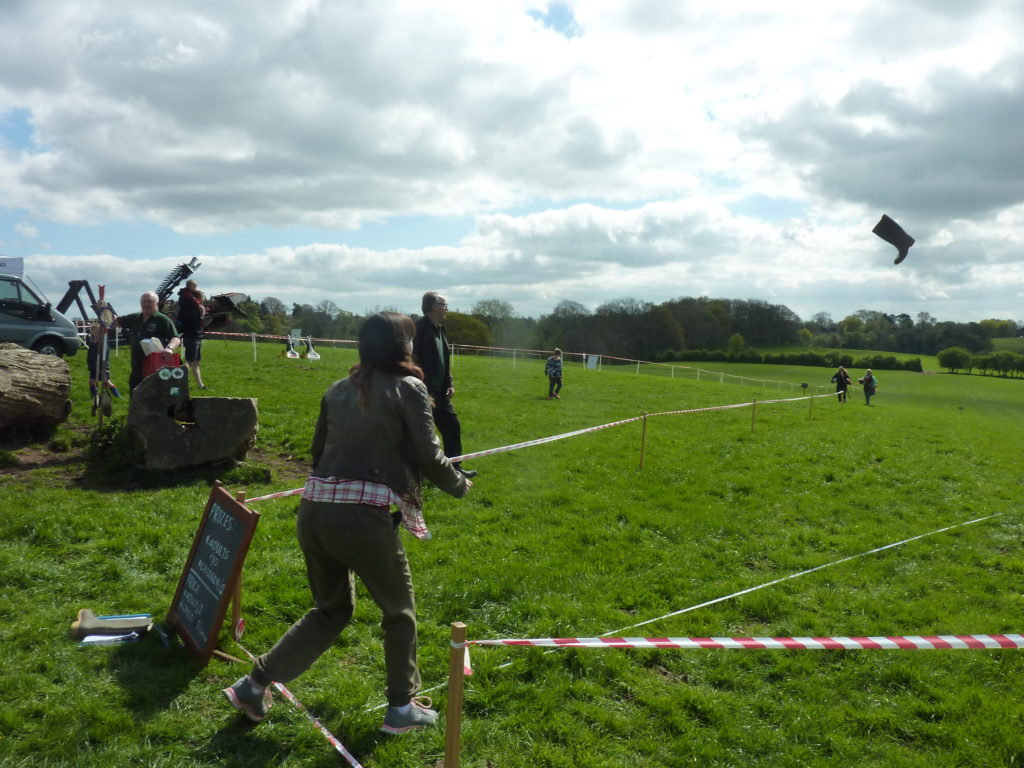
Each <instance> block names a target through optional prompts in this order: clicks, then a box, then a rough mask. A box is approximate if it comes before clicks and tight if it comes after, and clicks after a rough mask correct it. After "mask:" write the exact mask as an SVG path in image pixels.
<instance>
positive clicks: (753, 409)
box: [750, 397, 757, 432]
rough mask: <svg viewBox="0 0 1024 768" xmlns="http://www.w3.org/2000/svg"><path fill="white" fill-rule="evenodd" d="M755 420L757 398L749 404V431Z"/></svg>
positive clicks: (751, 429) (752, 429) (752, 428)
mask: <svg viewBox="0 0 1024 768" xmlns="http://www.w3.org/2000/svg"><path fill="white" fill-rule="evenodd" d="M756 421H757V398H756V397H755V398H754V401H753V402H752V403H751V404H750V431H751V432H753V431H754V423H755V422H756Z"/></svg>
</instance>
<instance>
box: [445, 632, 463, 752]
mask: <svg viewBox="0 0 1024 768" xmlns="http://www.w3.org/2000/svg"><path fill="white" fill-rule="evenodd" d="M451 645H452V647H451V649H450V653H449V656H448V710H447V713H446V715H445V722H444V768H459V746H460V743H461V741H462V692H463V685H464V683H465V674H466V673H465V659H466V625H465V624H463V623H462V622H461V621H453V622H452V641H451Z"/></svg>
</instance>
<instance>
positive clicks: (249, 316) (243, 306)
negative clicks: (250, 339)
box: [234, 299, 263, 333]
mask: <svg viewBox="0 0 1024 768" xmlns="http://www.w3.org/2000/svg"><path fill="white" fill-rule="evenodd" d="M236 306H237V307H238V309H239V310H241V311H242V312H244V313H245V317H240V318H238V319H236V320H235V323H234V324H235V327H236V328H238V329H239V330H242V331H249V332H251V333H263V318H262V317H260V305H259V304H257V303H256V302H255V301H253V300H252V299H246V300H245V301H241V302H239V303H238V304H237V305H236Z"/></svg>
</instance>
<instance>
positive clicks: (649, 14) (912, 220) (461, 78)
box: [0, 0, 1024, 321]
mask: <svg viewBox="0 0 1024 768" xmlns="http://www.w3.org/2000/svg"><path fill="white" fill-rule="evenodd" d="M1022 38H1024V12H1022V11H1021V9H1020V5H1019V0H971V2H963V0H896V1H895V2H894V1H893V0H887V2H881V1H876V0H846V2H844V3H831V2H821V0H807V1H804V0H787V1H786V2H781V3H765V2H763V0H730V1H729V2H721V0H715V1H714V2H711V1H710V0H692V1H691V2H684V0H679V2H667V1H666V0H579V2H576V1H575V0H569V1H568V2H554V3H549V4H546V3H545V2H543V1H542V2H534V1H532V0H487V2H480V1H479V0H465V2H463V1H460V0H431V2H424V1H422V0H421V1H419V2H417V1H415V0H411V1H407V0H215V1H214V2H210V0H173V2H170V1H169V0H167V1H165V0H147V1H146V2H143V3H140V2H138V1H137V0H46V2H38V0H3V2H2V3H0V253H3V254H6V255H8V256H23V257H25V263H26V271H27V272H28V273H29V275H30V276H31V277H32V278H33V279H34V280H35V282H36V283H37V284H38V285H39V286H40V287H41V288H42V289H43V290H44V291H46V292H47V294H48V295H49V297H50V299H51V300H52V301H56V300H57V299H58V298H59V297H60V295H61V294H63V292H64V289H65V288H66V287H67V281H68V280H71V279H86V280H89V281H90V282H91V283H93V284H94V285H96V284H100V283H105V284H106V285H107V286H108V290H109V292H110V295H111V297H112V299H113V301H114V304H115V307H117V308H118V309H119V310H121V311H126V310H127V309H129V308H134V306H135V305H136V300H137V296H138V294H139V293H140V292H141V291H143V290H149V289H152V288H155V287H156V285H157V284H158V283H159V282H160V280H161V279H162V278H163V276H164V275H166V274H167V272H168V271H169V270H170V269H171V268H173V267H174V266H175V265H176V264H179V263H181V262H183V261H187V260H188V259H190V258H192V257H193V256H195V257H198V258H199V259H200V260H201V261H202V263H203V266H202V267H201V269H200V271H199V272H198V273H197V275H196V277H197V279H198V280H199V283H200V285H201V287H203V288H204V289H206V290H207V291H210V292H221V291H229V290H235V291H242V292H245V293H249V294H250V295H252V296H253V297H254V298H256V299H260V298H263V297H265V296H275V297H277V298H279V299H281V300H282V301H284V302H285V303H286V304H290V303H292V302H303V303H310V304H316V303H317V302H319V301H321V300H322V299H330V300H332V301H334V302H335V303H336V304H337V305H338V306H339V307H342V308H344V309H348V310H350V311H353V312H357V313H362V312H364V311H366V310H368V309H374V308H378V307H385V308H395V309H399V310H403V311H418V305H419V297H420V295H421V294H422V293H423V291H425V290H428V289H438V290H441V291H443V292H445V293H446V295H447V296H448V298H449V303H450V304H451V305H452V306H453V308H456V309H461V310H463V311H468V310H469V309H470V308H471V307H472V306H473V304H474V303H475V302H476V301H478V300H480V299H488V298H500V299H503V300H506V301H508V302H510V303H511V304H512V305H513V307H514V308H515V310H516V311H517V312H518V313H519V314H521V315H527V316H534V317H537V316H539V315H541V314H545V313H548V312H550V311H551V310H552V308H553V307H554V306H555V305H556V304H557V303H558V302H559V301H561V300H563V299H570V300H573V301H577V302H580V303H581V304H583V305H585V306H588V307H590V308H594V307H596V306H597V305H599V304H601V303H603V302H605V301H608V300H610V299H616V298H625V297H632V298H637V299H641V300H646V301H653V302H660V301H664V300H667V299H671V298H675V297H679V296H702V295H703V296H710V297H723V298H737V299H754V298H756V299H763V300H766V301H769V302H771V303H775V304H785V305H786V306H788V307H789V308H790V309H792V310H793V311H794V312H796V313H797V314H798V315H800V316H801V317H804V318H809V317H810V316H811V315H812V314H814V313H815V312H819V311H824V312H828V313H830V314H831V315H832V316H833V317H834V318H835V319H840V318H842V317H844V316H845V315H847V314H849V313H851V312H853V311H855V310H857V309H862V308H863V309H875V310H880V311H885V312H894V313H899V312H907V313H909V314H911V315H912V316H913V317H916V316H917V313H919V312H928V313H930V314H931V315H932V316H933V317H935V318H937V319H940V320H957V321H969V320H980V319H984V318H988V317H998V318H1010V319H1016V320H1018V321H1020V320H1024V258H1022V255H1024V48H1022V46H1021V45H1020V40H1021V39H1022ZM882 213H888V214H889V215H890V216H892V217H893V218H894V219H896V220H897V221H899V222H900V223H901V224H902V225H903V226H904V227H905V229H906V230H907V231H908V232H909V233H910V234H911V235H913V236H914V237H915V238H916V239H917V244H916V245H915V246H914V248H913V249H912V250H911V252H910V256H909V257H908V258H907V260H906V261H905V262H903V263H902V264H901V265H899V266H894V265H893V258H894V257H895V255H896V252H895V249H894V248H893V247H892V246H890V245H887V244H886V243H884V242H883V241H881V240H880V239H878V238H877V237H875V236H874V235H873V234H872V233H871V228H872V227H873V226H874V224H875V222H876V221H878V219H879V217H880V215H881V214H882Z"/></svg>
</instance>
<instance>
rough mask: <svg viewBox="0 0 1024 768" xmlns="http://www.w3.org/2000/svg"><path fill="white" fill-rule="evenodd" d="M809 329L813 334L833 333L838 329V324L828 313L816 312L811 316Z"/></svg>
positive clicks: (808, 324)
mask: <svg viewBox="0 0 1024 768" xmlns="http://www.w3.org/2000/svg"><path fill="white" fill-rule="evenodd" d="M807 328H808V330H810V331H811V332H812V333H831V332H832V331H834V330H835V329H836V324H835V321H833V320H832V315H830V314H829V313H828V312H815V313H814V314H813V315H811V321H810V322H809V323H807Z"/></svg>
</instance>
